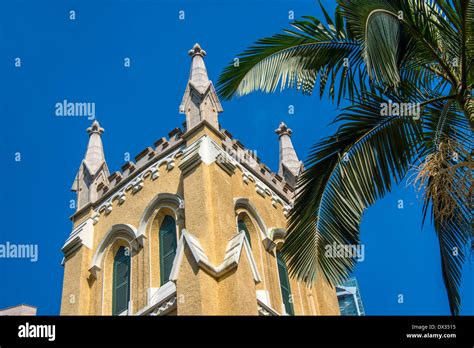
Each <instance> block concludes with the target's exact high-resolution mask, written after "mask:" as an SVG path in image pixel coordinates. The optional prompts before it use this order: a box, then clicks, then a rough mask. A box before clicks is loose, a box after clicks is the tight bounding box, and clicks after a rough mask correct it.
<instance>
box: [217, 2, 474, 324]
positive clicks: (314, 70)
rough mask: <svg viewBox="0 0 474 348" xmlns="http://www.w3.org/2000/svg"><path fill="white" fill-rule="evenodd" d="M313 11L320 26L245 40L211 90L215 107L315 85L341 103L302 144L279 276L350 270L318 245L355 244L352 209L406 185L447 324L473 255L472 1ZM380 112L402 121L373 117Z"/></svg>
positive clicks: (337, 275)
mask: <svg viewBox="0 0 474 348" xmlns="http://www.w3.org/2000/svg"><path fill="white" fill-rule="evenodd" d="M321 9H322V13H323V15H324V22H323V21H320V20H318V19H317V18H314V17H310V16H305V17H303V19H302V20H297V21H295V22H294V23H292V27H293V29H292V30H284V32H283V33H281V34H276V35H274V36H272V37H269V38H264V39H261V40H259V41H257V42H256V44H255V45H254V46H252V47H250V48H249V49H248V50H246V51H245V52H244V53H243V54H241V55H240V56H239V64H235V65H234V64H233V63H231V64H230V65H229V66H228V67H226V68H225V70H224V71H223V73H222V74H221V76H220V78H219V82H218V93H219V95H220V96H221V97H222V98H223V99H226V100H228V99H231V98H232V97H234V96H243V95H245V94H248V93H250V92H253V91H257V90H260V91H265V92H274V91H275V90H276V88H277V87H278V86H280V89H281V90H283V89H285V88H294V89H296V90H299V91H301V92H302V93H304V94H308V95H309V94H311V93H312V92H313V90H314V89H318V86H319V95H320V97H323V96H324V95H326V94H327V96H328V97H329V98H330V99H331V100H332V101H334V102H335V103H337V105H340V102H341V100H345V101H346V102H347V103H348V105H349V106H348V107H344V108H342V109H341V111H340V114H339V115H338V116H337V117H336V119H335V122H338V123H339V128H338V130H337V131H336V133H335V134H334V135H333V136H330V137H328V138H325V139H323V140H322V141H320V142H318V143H316V144H315V145H313V147H312V148H311V151H310V154H309V157H308V159H307V162H306V168H307V169H306V170H305V171H304V173H303V174H302V175H301V176H300V179H299V181H298V185H297V192H298V193H297V196H296V199H295V204H294V207H293V209H292V211H291V213H290V217H289V221H288V237H287V240H286V243H285V245H284V247H283V250H282V253H283V256H284V258H285V260H286V261H287V263H288V268H289V270H290V272H291V274H292V275H294V276H296V277H297V278H298V279H301V280H304V281H306V282H313V281H314V280H315V278H316V276H317V275H318V274H322V275H323V277H324V279H326V281H328V282H329V283H330V284H332V285H335V284H338V283H339V282H340V281H342V280H343V279H345V278H346V277H347V276H348V275H349V274H350V272H351V271H352V270H353V268H354V266H355V264H356V261H355V260H354V259H352V258H331V257H329V256H327V255H326V253H325V250H327V249H326V246H328V245H333V244H334V243H337V244H338V245H348V244H350V245H354V244H355V245H357V244H358V243H359V240H360V239H359V225H360V221H361V217H362V214H363V212H364V210H365V209H366V208H367V207H369V206H370V205H372V204H373V203H374V202H375V201H376V200H377V199H378V198H380V197H382V196H384V195H385V193H387V192H389V191H390V190H391V189H392V186H393V185H394V184H399V183H400V182H402V181H403V180H405V179H406V178H407V177H410V176H411V178H412V179H411V182H413V184H414V185H415V186H416V187H417V188H418V189H420V190H422V193H423V200H424V205H423V222H424V221H425V218H426V216H427V213H428V212H429V213H430V214H429V216H430V219H431V221H432V222H433V225H434V229H435V231H436V234H437V237H438V240H439V247H440V256H441V266H442V274H443V280H444V283H445V286H446V290H447V294H448V299H449V305H450V309H451V313H452V314H453V315H457V314H459V311H460V305H461V299H460V295H459V287H460V283H461V270H462V265H463V263H464V261H465V259H466V255H467V254H468V253H470V252H472V248H473V246H470V245H469V242H470V241H472V240H473V235H472V211H473V208H472V198H471V197H472V185H471V183H472V169H473V161H472V152H471V151H472V148H473V146H472V145H473V144H472V142H473V141H472V140H473V133H472V132H473V130H474V96H473V88H474V0H390V1H389V0H371V1H367V0H338V4H337V7H336V10H335V14H334V16H333V17H332V18H331V17H330V16H329V15H328V13H327V11H326V10H325V9H324V7H323V6H321ZM392 105H397V108H398V107H400V108H402V107H403V106H405V111H407V110H408V113H406V114H403V113H402V112H401V111H400V110H401V109H400V110H399V111H395V109H391V111H392V112H391V113H390V112H388V113H384V110H385V111H387V106H392ZM407 105H408V107H407ZM410 111H413V113H410ZM407 115H412V116H420V117H406V116H407ZM410 173H412V174H411V175H410ZM407 174H408V175H407Z"/></svg>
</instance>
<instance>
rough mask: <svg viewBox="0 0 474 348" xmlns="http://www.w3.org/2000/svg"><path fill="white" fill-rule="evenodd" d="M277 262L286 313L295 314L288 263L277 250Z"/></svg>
mask: <svg viewBox="0 0 474 348" xmlns="http://www.w3.org/2000/svg"><path fill="white" fill-rule="evenodd" d="M277 263H278V275H279V276H280V288H281V296H282V297H283V304H284V305H285V311H286V314H288V315H295V312H294V310H293V301H292V296H291V288H290V279H289V278H288V270H287V269H286V263H285V261H284V260H283V258H282V257H281V254H280V253H279V252H277Z"/></svg>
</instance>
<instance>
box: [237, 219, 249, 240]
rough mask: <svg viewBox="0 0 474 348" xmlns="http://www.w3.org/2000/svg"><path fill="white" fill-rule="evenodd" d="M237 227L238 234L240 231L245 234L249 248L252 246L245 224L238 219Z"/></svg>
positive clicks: (242, 220)
mask: <svg viewBox="0 0 474 348" xmlns="http://www.w3.org/2000/svg"><path fill="white" fill-rule="evenodd" d="M237 227H238V229H239V232H240V231H244V232H245V236H246V237H247V240H248V241H249V244H250V246H252V240H251V239H250V233H249V229H248V228H247V225H246V224H245V221H244V219H243V218H241V217H239V220H238V222H237Z"/></svg>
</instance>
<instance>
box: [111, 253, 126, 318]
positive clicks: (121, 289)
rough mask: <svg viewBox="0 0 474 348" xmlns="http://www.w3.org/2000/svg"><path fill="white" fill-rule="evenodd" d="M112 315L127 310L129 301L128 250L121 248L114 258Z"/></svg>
mask: <svg viewBox="0 0 474 348" xmlns="http://www.w3.org/2000/svg"><path fill="white" fill-rule="evenodd" d="M112 286H113V287H112V315H119V314H121V313H122V312H124V311H126V310H127V309H128V302H129V301H130V249H129V248H126V247H124V246H121V247H120V248H119V250H118V251H117V253H116V254H115V257H114V274H113V285H112Z"/></svg>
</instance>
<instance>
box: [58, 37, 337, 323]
mask: <svg viewBox="0 0 474 348" xmlns="http://www.w3.org/2000/svg"><path fill="white" fill-rule="evenodd" d="M189 55H190V56H191V62H190V63H191V69H190V74H189V81H188V83H187V85H186V89H185V93H184V96H183V99H182V102H181V105H180V112H181V113H182V114H184V115H185V118H186V123H185V124H186V126H185V127H184V128H183V129H180V128H175V129H173V130H172V131H171V132H169V134H168V137H161V138H159V139H158V140H157V141H155V142H154V144H153V145H152V146H148V147H146V148H145V149H144V150H143V151H141V152H140V153H139V154H138V155H137V156H135V160H134V161H130V162H127V163H125V164H124V165H123V166H122V168H121V171H116V172H114V173H112V174H109V172H108V168H107V165H106V162H105V156H104V152H103V148H102V140H101V134H102V132H103V129H102V128H100V126H99V124H98V123H97V122H94V123H93V124H92V126H91V127H90V128H89V129H88V132H89V144H88V146H87V151H86V155H85V157H84V159H83V161H82V162H81V165H80V168H79V172H78V174H77V176H76V180H75V183H74V186H73V188H74V189H75V191H76V192H77V195H78V207H77V211H76V212H75V213H74V214H73V216H72V217H71V219H72V221H73V230H72V232H71V233H70V236H69V238H68V239H67V240H66V242H65V244H64V246H63V248H62V250H63V253H64V261H63V265H64V283H63V295H62V303H61V314H63V315H275V316H276V315H333V314H339V307H338V302H337V297H336V292H335V289H334V288H332V287H330V286H329V285H328V284H327V283H325V282H324V281H323V280H322V279H319V280H318V281H317V282H316V283H315V284H314V285H313V286H312V287H311V288H310V287H308V286H307V285H306V284H304V283H302V282H299V281H297V280H296V279H294V278H292V277H290V276H289V274H288V272H287V268H286V265H285V262H284V261H283V259H282V258H281V257H280V254H279V250H280V248H281V246H282V245H283V244H284V243H285V236H286V229H285V228H286V222H287V220H286V219H287V215H288V213H289V211H290V209H291V206H292V204H293V199H294V190H295V183H296V179H297V177H298V175H299V174H300V173H301V170H302V165H301V162H299V160H298V157H297V156H296V152H295V150H294V148H293V145H292V143H291V138H290V137H291V130H290V129H289V128H288V127H287V126H286V125H285V124H281V125H280V127H279V128H278V130H277V134H278V135H279V138H280V168H279V173H278V174H277V173H274V172H272V171H271V169H270V168H268V166H266V165H265V164H264V163H262V162H261V160H260V159H259V158H258V157H257V156H256V155H255V152H253V151H251V150H249V149H247V148H245V146H244V145H243V144H242V143H241V142H240V141H239V140H237V139H236V138H234V137H233V136H232V134H231V133H230V132H229V131H228V130H225V129H222V128H221V127H220V124H219V119H218V117H219V114H220V113H221V112H222V111H223V109H222V106H221V104H220V102H219V99H218V97H217V94H216V92H215V90H214V86H213V84H212V82H211V81H210V80H209V78H208V74H207V70H206V66H205V64H204V57H205V55H206V52H205V51H204V50H203V49H202V48H201V47H200V46H199V45H198V44H196V45H194V47H193V48H192V49H191V50H190V51H189ZM116 136H117V135H116ZM274 146H275V150H276V149H277V146H276V142H275V145H274ZM275 153H276V151H275Z"/></svg>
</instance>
